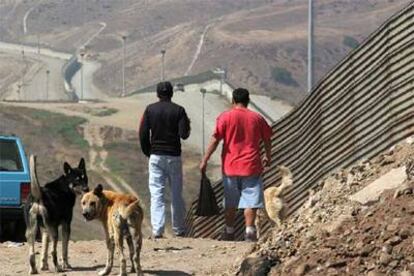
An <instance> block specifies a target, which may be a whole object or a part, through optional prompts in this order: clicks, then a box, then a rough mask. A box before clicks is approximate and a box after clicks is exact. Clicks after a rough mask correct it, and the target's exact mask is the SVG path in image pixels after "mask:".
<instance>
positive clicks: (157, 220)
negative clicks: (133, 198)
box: [148, 154, 185, 235]
mask: <svg viewBox="0 0 414 276" xmlns="http://www.w3.org/2000/svg"><path fill="white" fill-rule="evenodd" d="M148 167H149V168H148V170H149V189H150V193H151V225H152V233H153V234H154V235H162V234H163V233H164V228H165V184H166V182H167V181H168V183H169V185H170V188H171V220H172V229H173V231H174V233H175V234H176V235H177V234H182V233H184V232H185V204H184V200H183V197H182V190H183V172H182V162H181V157H180V156H169V155H155V154H151V156H150V159H149V165H148Z"/></svg>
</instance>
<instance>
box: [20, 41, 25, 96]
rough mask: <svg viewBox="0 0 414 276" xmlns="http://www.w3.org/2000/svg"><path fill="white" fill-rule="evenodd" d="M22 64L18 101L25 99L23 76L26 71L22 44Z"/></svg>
mask: <svg viewBox="0 0 414 276" xmlns="http://www.w3.org/2000/svg"><path fill="white" fill-rule="evenodd" d="M22 62H23V70H22V84H21V86H20V88H21V89H20V96H21V99H20V100H24V99H25V98H26V96H25V95H24V74H25V71H26V60H25V59H24V46H23V44H22Z"/></svg>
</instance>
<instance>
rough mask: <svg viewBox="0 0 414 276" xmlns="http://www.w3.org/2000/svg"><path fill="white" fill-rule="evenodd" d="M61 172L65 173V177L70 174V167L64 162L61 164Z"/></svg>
mask: <svg viewBox="0 0 414 276" xmlns="http://www.w3.org/2000/svg"><path fill="white" fill-rule="evenodd" d="M63 171H64V172H65V175H68V174H70V173H71V172H72V167H71V166H70V165H69V164H68V162H65V163H64V164H63Z"/></svg>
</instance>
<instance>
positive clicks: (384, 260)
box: [379, 252, 392, 265]
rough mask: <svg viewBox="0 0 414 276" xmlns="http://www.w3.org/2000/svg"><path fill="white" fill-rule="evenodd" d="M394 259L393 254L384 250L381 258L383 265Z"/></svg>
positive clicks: (380, 261)
mask: <svg viewBox="0 0 414 276" xmlns="http://www.w3.org/2000/svg"><path fill="white" fill-rule="evenodd" d="M391 261H392V256H391V255H390V254H387V253H385V252H382V253H381V255H380V258H379V263H380V264H382V265H388V264H389V263H390V262H391Z"/></svg>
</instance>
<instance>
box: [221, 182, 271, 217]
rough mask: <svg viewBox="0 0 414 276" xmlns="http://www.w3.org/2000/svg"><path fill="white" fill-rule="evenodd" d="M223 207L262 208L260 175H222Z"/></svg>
mask: <svg viewBox="0 0 414 276" xmlns="http://www.w3.org/2000/svg"><path fill="white" fill-rule="evenodd" d="M223 185H224V208H239V209H246V208H264V203H263V197H264V196H263V182H262V178H261V177H260V176H225V175H224V176H223Z"/></svg>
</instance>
